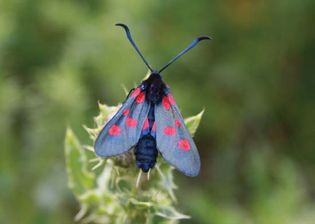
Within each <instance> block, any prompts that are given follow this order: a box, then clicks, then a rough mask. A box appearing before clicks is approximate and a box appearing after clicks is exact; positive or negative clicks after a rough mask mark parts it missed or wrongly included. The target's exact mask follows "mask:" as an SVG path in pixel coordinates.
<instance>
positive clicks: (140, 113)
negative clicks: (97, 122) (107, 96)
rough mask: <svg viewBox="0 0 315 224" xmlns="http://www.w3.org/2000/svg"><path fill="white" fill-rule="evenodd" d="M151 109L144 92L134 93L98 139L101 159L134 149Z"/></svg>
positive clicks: (106, 125) (96, 144)
mask: <svg viewBox="0 0 315 224" xmlns="http://www.w3.org/2000/svg"><path fill="white" fill-rule="evenodd" d="M149 107H150V106H149V104H148V103H147V101H146V100H145V92H144V91H141V89H140V88H139V87H138V88H136V89H135V90H134V91H132V92H131V94H129V96H128V97H127V99H126V100H125V102H124V103H123V105H122V106H121V108H120V109H119V110H118V112H117V113H116V114H115V115H114V116H113V118H112V119H110V120H109V121H108V122H107V123H106V124H105V126H104V128H103V130H102V131H101V132H100V134H99V135H98V137H97V138H96V141H95V145H94V148H95V153H96V154H97V155H98V156H101V157H108V156H115V155H118V154H121V153H124V152H126V151H128V150H129V149H130V148H132V147H133V146H134V145H135V144H136V143H137V142H138V140H139V138H140V134H141V130H142V127H143V124H144V122H145V118H146V117H147V115H148V112H149Z"/></svg>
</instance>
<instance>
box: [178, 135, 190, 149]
mask: <svg viewBox="0 0 315 224" xmlns="http://www.w3.org/2000/svg"><path fill="white" fill-rule="evenodd" d="M178 147H179V149H181V150H183V151H189V150H190V143H189V141H188V140H187V139H184V138H183V139H180V140H179V141H178Z"/></svg>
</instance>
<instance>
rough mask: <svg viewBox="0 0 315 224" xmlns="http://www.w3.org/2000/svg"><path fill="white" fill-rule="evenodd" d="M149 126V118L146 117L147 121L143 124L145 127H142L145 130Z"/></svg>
mask: <svg viewBox="0 0 315 224" xmlns="http://www.w3.org/2000/svg"><path fill="white" fill-rule="evenodd" d="M148 127H149V119H148V118H146V119H145V121H144V124H143V128H142V129H143V130H144V129H147V128H148Z"/></svg>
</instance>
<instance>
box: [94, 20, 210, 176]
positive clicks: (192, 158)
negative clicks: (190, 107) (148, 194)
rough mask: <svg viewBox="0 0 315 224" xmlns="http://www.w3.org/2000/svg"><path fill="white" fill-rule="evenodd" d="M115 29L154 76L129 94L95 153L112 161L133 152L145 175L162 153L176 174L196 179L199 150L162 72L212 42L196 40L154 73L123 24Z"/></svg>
mask: <svg viewBox="0 0 315 224" xmlns="http://www.w3.org/2000/svg"><path fill="white" fill-rule="evenodd" d="M116 25H117V26H120V27H122V28H123V29H124V30H125V32H126V34H127V38H128V39H129V41H130V43H131V45H132V46H133V47H134V49H135V50H136V51H137V52H138V54H139V55H140V57H141V58H142V60H143V61H144V63H145V64H146V66H147V67H148V68H149V70H150V72H151V74H150V76H149V77H148V78H147V79H146V80H144V81H142V82H141V84H140V85H139V86H138V87H137V88H135V89H132V90H131V91H130V93H129V95H128V96H127V98H126V100H125V101H124V103H123V104H122V106H121V108H120V109H119V110H118V112H117V113H116V114H115V115H114V116H113V118H111V119H110V120H109V121H108V122H107V123H106V124H105V126H104V128H103V129H102V131H101V132H100V134H99V135H98V137H97V139H96V141H95V145H94V148H95V153H96V154H97V155H98V156H100V157H110V156H115V155H119V154H122V153H125V152H127V151H128V150H130V149H131V148H134V154H135V159H136V164H137V166H138V168H139V169H141V170H142V171H143V172H145V173H146V172H148V171H150V169H152V168H154V166H155V163H156V159H157V156H158V154H159V152H160V154H161V155H162V157H163V158H164V159H165V160H166V161H167V162H168V163H169V164H171V165H172V166H174V167H175V168H176V169H177V170H179V171H181V172H182V173H184V174H185V175H187V176H197V175H198V173H199V170H200V157H199V154H198V150H197V147H196V145H195V143H194V141H193V139H192V137H191V135H190V134H189V131H188V129H187V127H186V126H185V123H184V119H183V117H182V115H181V113H180V111H179V108H178V107H177V105H176V102H175V100H174V98H173V96H172V95H171V93H170V90H169V88H168V87H167V86H166V84H165V83H164V82H163V80H162V77H161V72H162V71H164V70H165V69H166V68H167V67H168V66H169V65H171V64H172V63H173V62H174V61H176V60H177V59H178V58H179V57H180V56H182V55H183V54H185V53H186V52H187V51H189V50H190V49H191V48H193V47H194V46H195V45H196V44H198V43H199V42H200V41H202V40H207V39H210V38H209V37H206V36H202V37H198V38H196V39H195V40H194V41H193V42H192V43H191V44H190V45H188V47H187V48H185V49H184V50H183V51H181V52H180V53H179V54H178V55H177V56H176V57H174V58H173V59H172V60H170V61H169V62H168V63H167V64H166V65H165V66H164V67H162V68H161V69H160V70H154V69H153V68H152V67H151V66H150V64H149V63H148V62H147V60H146V59H145V58H144V56H143V54H142V53H141V52H140V50H139V48H138V47H137V45H136V44H135V42H134V40H133V39H132V37H131V34H130V31H129V28H128V27H127V26H126V25H125V24H121V23H118V24H116Z"/></svg>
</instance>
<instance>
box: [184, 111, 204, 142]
mask: <svg viewBox="0 0 315 224" xmlns="http://www.w3.org/2000/svg"><path fill="white" fill-rule="evenodd" d="M204 111H205V110H204V109H203V110H202V111H201V112H200V113H199V114H197V115H195V116H192V117H188V118H186V119H185V124H186V126H187V128H188V130H189V132H190V134H191V135H192V136H194V134H195V133H196V131H197V128H198V126H199V124H200V121H201V118H202V115H203V113H204Z"/></svg>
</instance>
